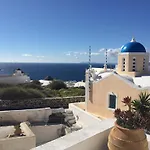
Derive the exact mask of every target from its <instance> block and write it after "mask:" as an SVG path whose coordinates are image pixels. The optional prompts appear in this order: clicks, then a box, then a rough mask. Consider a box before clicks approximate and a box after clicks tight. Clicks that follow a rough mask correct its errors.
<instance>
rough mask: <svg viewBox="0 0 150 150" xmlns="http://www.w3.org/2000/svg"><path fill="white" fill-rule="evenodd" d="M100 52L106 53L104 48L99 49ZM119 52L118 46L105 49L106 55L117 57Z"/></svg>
mask: <svg viewBox="0 0 150 150" xmlns="http://www.w3.org/2000/svg"><path fill="white" fill-rule="evenodd" d="M99 52H100V53H104V55H105V54H106V48H102V49H100V50H99ZM119 52H120V48H109V49H107V55H108V57H117V56H118V53H119Z"/></svg>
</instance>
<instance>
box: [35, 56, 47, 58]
mask: <svg viewBox="0 0 150 150" xmlns="http://www.w3.org/2000/svg"><path fill="white" fill-rule="evenodd" d="M36 57H37V58H44V57H45V56H36Z"/></svg>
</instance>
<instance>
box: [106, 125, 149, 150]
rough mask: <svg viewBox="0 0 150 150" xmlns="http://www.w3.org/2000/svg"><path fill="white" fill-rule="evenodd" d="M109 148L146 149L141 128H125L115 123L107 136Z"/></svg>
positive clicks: (121, 149) (117, 149)
mask: <svg viewBox="0 0 150 150" xmlns="http://www.w3.org/2000/svg"><path fill="white" fill-rule="evenodd" d="M108 149H109V150H148V142H147V138H146V135H145V132H144V130H143V129H133V130H130V129H127V128H123V127H121V126H119V125H117V124H116V123H115V126H114V127H113V128H112V130H111V131H110V134H109V137H108Z"/></svg>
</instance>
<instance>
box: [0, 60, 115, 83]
mask: <svg viewBox="0 0 150 150" xmlns="http://www.w3.org/2000/svg"><path fill="white" fill-rule="evenodd" d="M91 65H92V67H96V68H101V67H103V66H104V64H102V63H92V64H91ZM88 66H89V65H88V63H0V75H8V74H12V73H13V72H14V70H15V69H17V68H20V69H21V70H22V71H23V72H25V73H26V74H27V75H29V76H30V78H31V79H32V80H40V79H44V78H45V77H46V76H51V77H53V78H55V79H60V80H63V81H81V80H85V70H86V69H87V68H88ZM114 67H115V64H108V68H112V69H113V68H114Z"/></svg>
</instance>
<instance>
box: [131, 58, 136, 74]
mask: <svg viewBox="0 0 150 150" xmlns="http://www.w3.org/2000/svg"><path fill="white" fill-rule="evenodd" d="M132 63H133V65H132V71H135V70H136V69H135V68H136V57H133V58H132Z"/></svg>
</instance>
